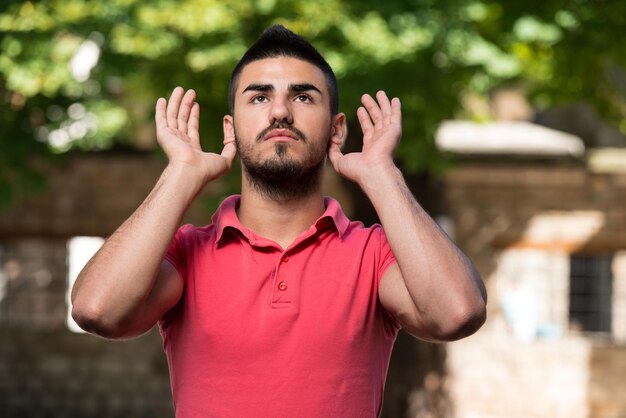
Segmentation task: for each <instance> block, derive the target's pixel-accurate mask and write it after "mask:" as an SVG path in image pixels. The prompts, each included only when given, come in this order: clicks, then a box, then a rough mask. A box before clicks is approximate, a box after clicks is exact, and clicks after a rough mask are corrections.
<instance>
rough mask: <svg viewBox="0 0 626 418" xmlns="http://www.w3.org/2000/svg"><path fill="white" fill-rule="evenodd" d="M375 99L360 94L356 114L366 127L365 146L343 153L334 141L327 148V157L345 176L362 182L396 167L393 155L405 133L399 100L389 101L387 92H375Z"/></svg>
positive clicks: (364, 132)
mask: <svg viewBox="0 0 626 418" xmlns="http://www.w3.org/2000/svg"><path fill="white" fill-rule="evenodd" d="M376 99H377V100H378V103H377V102H376V100H374V99H373V98H372V96H370V95H369V94H364V95H363V97H361V103H363V106H361V107H359V108H358V109H357V117H358V119H359V123H360V124H361V129H362V130H363V149H362V151H361V152H352V153H349V154H346V155H343V154H342V153H341V150H340V147H339V146H340V145H341V144H339V143H337V142H333V143H332V144H331V146H330V148H329V150H328V159H329V160H330V161H331V163H332V165H333V167H334V168H335V170H336V171H337V172H338V173H339V174H341V175H342V176H344V177H346V178H348V179H350V180H352V181H355V182H357V183H359V184H362V182H365V181H367V176H368V175H376V171H377V170H380V169H387V168H389V167H393V166H394V164H393V156H394V153H395V150H396V147H397V146H398V143H399V142H400V137H401V136H402V112H401V110H400V100H399V99H398V98H395V97H394V98H393V99H392V100H391V101H389V98H388V97H387V94H386V93H385V92H384V91H379V92H378V93H376Z"/></svg>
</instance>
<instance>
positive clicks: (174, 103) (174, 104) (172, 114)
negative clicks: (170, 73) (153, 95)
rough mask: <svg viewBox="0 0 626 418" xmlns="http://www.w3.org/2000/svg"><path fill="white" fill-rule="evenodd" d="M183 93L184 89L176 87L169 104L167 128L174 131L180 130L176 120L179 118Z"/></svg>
mask: <svg viewBox="0 0 626 418" xmlns="http://www.w3.org/2000/svg"><path fill="white" fill-rule="evenodd" d="M183 92H184V90H183V88H182V87H176V88H175V89H174V91H172V95H171V96H170V99H169V100H168V102H167V126H169V127H170V128H172V129H178V123H177V122H176V118H177V116H178V108H179V107H180V101H181V99H182V97H183Z"/></svg>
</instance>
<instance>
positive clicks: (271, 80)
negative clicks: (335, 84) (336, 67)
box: [231, 57, 332, 181]
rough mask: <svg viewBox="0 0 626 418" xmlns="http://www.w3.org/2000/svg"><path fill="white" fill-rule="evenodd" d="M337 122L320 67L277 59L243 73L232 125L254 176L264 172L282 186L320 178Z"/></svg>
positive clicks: (253, 64) (252, 65)
mask: <svg viewBox="0 0 626 418" xmlns="http://www.w3.org/2000/svg"><path fill="white" fill-rule="evenodd" d="M331 120H332V117H331V112H330V98H329V93H328V88H327V85H326V79H325V77H324V73H323V72H322V71H321V70H320V69H319V68H317V67H316V66H315V65H313V64H310V63H308V62H306V61H302V60H299V59H296V58H291V57H275V58H268V59H263V60H258V61H253V62H251V63H249V64H248V65H246V66H245V67H244V68H243V70H242V72H241V74H240V76H239V82H238V84H237V89H236V91H235V106H234V115H233V119H232V120H231V123H232V124H233V129H234V133H235V136H236V140H237V148H238V151H239V156H240V158H241V161H242V164H243V165H244V169H245V170H246V172H247V173H248V175H249V176H253V175H255V174H256V173H257V172H258V170H262V171H263V172H262V173H261V174H262V175H269V176H270V177H272V176H273V177H275V178H274V180H276V181H278V180H280V177H293V176H296V177H298V176H302V175H307V174H310V173H311V171H315V173H317V172H318V171H319V168H321V166H322V163H323V161H324V158H325V156H326V151H327V149H328V144H329V140H330V135H331V129H332V127H331ZM285 180H288V179H287V178H285Z"/></svg>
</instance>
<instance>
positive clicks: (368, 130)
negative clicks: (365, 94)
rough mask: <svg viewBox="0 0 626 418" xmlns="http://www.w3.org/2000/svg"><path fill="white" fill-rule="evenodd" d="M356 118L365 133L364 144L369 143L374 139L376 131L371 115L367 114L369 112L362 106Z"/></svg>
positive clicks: (357, 111)
mask: <svg viewBox="0 0 626 418" xmlns="http://www.w3.org/2000/svg"><path fill="white" fill-rule="evenodd" d="M356 116H357V118H358V119H359V123H360V124H361V130H362V131H363V142H367V141H369V139H370V138H371V137H372V133H373V131H374V125H373V124H372V119H370V115H369V113H367V110H365V108H364V107H362V106H361V107H359V108H358V109H357V110H356Z"/></svg>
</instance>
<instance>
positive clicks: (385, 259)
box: [376, 226, 396, 282]
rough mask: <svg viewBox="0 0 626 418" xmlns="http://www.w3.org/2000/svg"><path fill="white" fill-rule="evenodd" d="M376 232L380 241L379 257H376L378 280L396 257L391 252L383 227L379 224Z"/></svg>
mask: <svg viewBox="0 0 626 418" xmlns="http://www.w3.org/2000/svg"><path fill="white" fill-rule="evenodd" d="M376 232H377V233H378V235H379V242H380V257H379V259H378V260H379V261H378V277H379V282H380V279H381V278H382V277H383V275H384V274H385V271H386V270H387V268H388V267H389V266H391V265H392V264H393V263H395V262H396V257H395V256H394V255H393V252H391V247H390V246H389V242H388V241H387V236H386V235H385V231H384V230H383V228H382V227H381V226H379V227H378V228H377V231H376Z"/></svg>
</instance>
